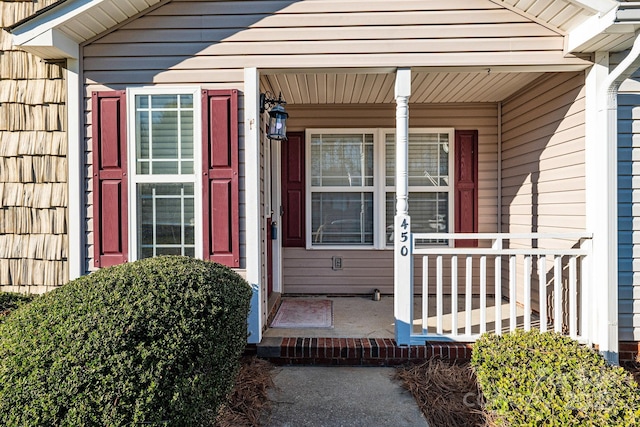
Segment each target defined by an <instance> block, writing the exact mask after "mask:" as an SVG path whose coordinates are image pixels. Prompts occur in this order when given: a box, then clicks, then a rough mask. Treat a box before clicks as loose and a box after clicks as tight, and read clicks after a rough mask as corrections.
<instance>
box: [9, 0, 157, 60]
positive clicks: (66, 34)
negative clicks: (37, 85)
mask: <svg viewBox="0 0 640 427" xmlns="http://www.w3.org/2000/svg"><path fill="white" fill-rule="evenodd" d="M167 1H168V0H61V1H58V2H57V3H54V4H53V5H52V7H49V8H46V9H44V10H42V11H41V12H40V13H37V14H35V15H33V16H32V17H30V18H28V19H26V20H23V21H20V22H18V23H16V24H15V25H13V26H12V27H9V28H6V29H7V30H8V31H9V32H11V33H12V34H13V44H14V45H15V46H19V47H20V48H22V49H24V50H26V51H27V52H30V53H33V54H35V55H37V56H39V57H42V58H45V59H62V58H74V57H77V55H78V53H77V50H78V48H77V46H78V45H79V44H81V43H83V42H86V41H87V40H91V39H92V38H94V37H96V36H98V35H100V34H102V33H104V32H106V31H108V30H109V29H111V28H113V27H116V26H117V25H119V24H122V23H123V22H125V21H127V20H128V19H130V18H132V17H134V16H136V15H138V14H140V13H142V12H144V11H146V10H148V9H149V8H151V7H153V6H156V5H160V4H162V3H166V2H167ZM71 45H75V47H72V46H71Z"/></svg>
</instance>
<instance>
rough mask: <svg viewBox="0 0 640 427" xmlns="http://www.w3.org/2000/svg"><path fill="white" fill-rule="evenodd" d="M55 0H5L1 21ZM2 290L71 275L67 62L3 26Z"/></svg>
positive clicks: (36, 287) (35, 287) (39, 287)
mask: <svg viewBox="0 0 640 427" xmlns="http://www.w3.org/2000/svg"><path fill="white" fill-rule="evenodd" d="M54 2H55V1H54V0H35V1H0V27H7V26H10V25H12V24H14V23H16V22H18V21H20V20H22V19H24V18H27V17H28V16H31V15H32V14H34V13H35V12H36V11H37V10H39V9H42V8H44V7H46V6H48V5H50V4H51V3H54ZM0 58H2V60H0V200H1V201H2V207H1V209H0V290H2V291H19V292H30V293H41V292H45V291H47V290H49V289H51V288H52V287H55V286H59V285H62V284H63V283H65V282H66V281H67V280H68V267H67V247H68V240H67V215H68V212H67V199H68V195H67V157H66V153H67V142H66V141H67V140H66V134H65V122H66V106H65V96H66V90H65V82H64V80H63V76H64V69H63V66H62V65H61V64H53V63H47V62H44V61H43V60H42V59H40V58H38V57H36V56H34V55H31V54H29V53H26V52H23V51H20V50H17V49H15V48H12V47H11V35H10V34H9V33H7V32H6V31H4V30H2V31H0Z"/></svg>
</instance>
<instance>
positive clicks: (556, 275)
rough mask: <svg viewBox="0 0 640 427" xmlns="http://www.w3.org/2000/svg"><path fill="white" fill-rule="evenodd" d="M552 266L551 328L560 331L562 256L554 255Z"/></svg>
mask: <svg viewBox="0 0 640 427" xmlns="http://www.w3.org/2000/svg"><path fill="white" fill-rule="evenodd" d="M554 264H555V265H554V267H553V330H554V331H555V332H562V256H560V255H556V256H555V260H554Z"/></svg>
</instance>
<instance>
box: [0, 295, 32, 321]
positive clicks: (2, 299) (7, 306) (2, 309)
mask: <svg viewBox="0 0 640 427" xmlns="http://www.w3.org/2000/svg"><path fill="white" fill-rule="evenodd" d="M33 298H34V295H25V294H18V293H14V292H0V322H2V320H3V319H4V318H5V317H6V316H7V315H8V314H9V313H10V312H11V311H13V310H15V309H16V308H18V307H20V306H21V305H22V304H26V303H28V302H30V301H31V300H33Z"/></svg>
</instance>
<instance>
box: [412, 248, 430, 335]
mask: <svg viewBox="0 0 640 427" xmlns="http://www.w3.org/2000/svg"><path fill="white" fill-rule="evenodd" d="M412 320H413V319H412ZM428 322H429V257H428V256H423V257H422V333H423V334H425V335H426V334H428V333H429V323H428Z"/></svg>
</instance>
